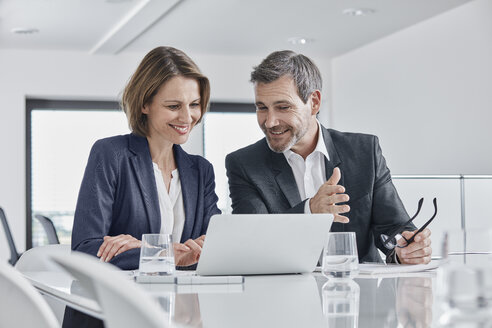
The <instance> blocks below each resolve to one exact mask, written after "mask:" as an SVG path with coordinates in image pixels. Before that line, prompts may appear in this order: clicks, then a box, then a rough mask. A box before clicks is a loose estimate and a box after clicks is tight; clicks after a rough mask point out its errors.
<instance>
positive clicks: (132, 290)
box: [51, 252, 169, 328]
mask: <svg viewBox="0 0 492 328" xmlns="http://www.w3.org/2000/svg"><path fill="white" fill-rule="evenodd" d="M51 258H52V259H53V261H54V262H56V263H57V264H59V265H60V266H61V267H62V268H64V269H65V270H66V271H67V272H69V273H70V274H71V275H72V276H74V278H76V279H77V280H79V282H80V283H81V285H83V286H84V287H85V285H87V284H91V285H92V288H93V289H94V290H95V292H96V295H97V301H98V302H99V304H100V306H101V308H102V310H103V314H104V324H105V327H108V328H116V327H120V328H126V327H128V328H134V327H149V328H157V327H159V328H162V327H166V325H165V322H167V321H168V320H169V315H168V314H167V313H166V312H164V311H163V310H162V308H160V307H159V306H158V304H157V302H156V301H155V300H154V299H153V298H152V296H150V295H149V294H147V293H145V292H144V291H143V290H141V289H140V288H139V287H137V286H136V285H135V283H133V282H132V281H130V280H128V278H126V277H125V276H124V275H123V273H122V272H120V271H119V270H114V268H115V267H114V266H113V265H111V264H107V263H102V262H100V261H98V260H97V259H96V258H95V257H92V256H90V255H87V254H83V253H79V252H72V253H71V254H70V255H61V254H57V255H52V256H51Z"/></svg>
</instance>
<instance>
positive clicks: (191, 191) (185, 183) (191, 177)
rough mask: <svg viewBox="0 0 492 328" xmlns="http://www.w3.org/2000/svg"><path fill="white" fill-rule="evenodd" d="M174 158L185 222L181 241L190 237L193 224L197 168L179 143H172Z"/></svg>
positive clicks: (197, 180)
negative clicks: (179, 182)
mask: <svg viewBox="0 0 492 328" xmlns="http://www.w3.org/2000/svg"><path fill="white" fill-rule="evenodd" d="M173 148H174V158H175V159H176V165H177V166H178V172H179V179H180V181H181V192H182V194H183V205H184V208H185V223H184V227H183V233H182V234H181V242H185V241H186V240H188V239H190V238H191V236H192V233H193V227H194V224H195V216H196V206H197V201H198V183H199V175H198V169H197V168H196V166H195V165H194V164H193V162H192V161H191V160H190V158H189V155H188V154H187V153H186V152H185V151H184V150H183V149H182V148H181V146H179V145H174V147H173Z"/></svg>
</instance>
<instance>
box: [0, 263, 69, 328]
mask: <svg viewBox="0 0 492 328" xmlns="http://www.w3.org/2000/svg"><path fill="white" fill-rule="evenodd" d="M0 291H1V293H2V296H1V297H0V327H39V328H55V327H56V328H60V324H59V323H58V321H57V320H56V317H55V315H54V314H53V312H51V310H50V308H49V306H48V304H46V302H45V301H44V299H43V298H42V297H41V294H39V292H38V291H37V290H36V289H35V288H34V287H33V286H31V284H30V283H29V281H27V280H26V279H25V278H24V277H22V275H21V274H20V273H19V272H18V271H17V270H15V269H14V268H13V267H11V266H10V265H8V264H4V263H2V262H0Z"/></svg>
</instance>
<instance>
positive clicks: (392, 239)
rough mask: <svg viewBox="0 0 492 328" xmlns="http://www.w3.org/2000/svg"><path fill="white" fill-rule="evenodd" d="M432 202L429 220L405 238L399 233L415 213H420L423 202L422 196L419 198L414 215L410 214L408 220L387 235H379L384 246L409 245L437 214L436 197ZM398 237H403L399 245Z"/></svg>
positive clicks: (403, 246)
mask: <svg viewBox="0 0 492 328" xmlns="http://www.w3.org/2000/svg"><path fill="white" fill-rule="evenodd" d="M432 202H433V203H434V215H432V217H431V218H430V219H429V220H427V222H426V223H425V224H424V225H423V226H422V227H421V228H420V229H419V230H417V232H415V233H414V234H413V236H412V237H410V238H408V239H407V238H405V237H403V236H402V235H401V233H402V232H403V231H404V229H405V226H406V225H407V224H409V223H410V222H412V221H413V220H414V219H415V218H416V217H417V215H418V214H419V213H420V209H421V208H422V204H423V203H424V199H423V198H420V200H419V205H418V208H417V213H415V215H414V216H412V217H411V218H410V220H408V221H407V222H405V223H403V224H402V225H400V226H398V227H397V228H395V229H394V230H393V231H392V232H391V233H390V234H389V235H386V234H381V236H380V237H381V241H382V242H383V245H384V247H386V248H387V249H394V248H395V247H398V248H405V247H407V246H408V245H410V244H411V243H413V241H414V240H415V237H416V236H417V235H418V234H419V233H421V232H422V231H423V230H424V229H425V228H427V226H428V225H429V224H430V223H431V222H432V220H434V218H435V217H436V215H437V199H436V198H434V200H433V201H432ZM400 239H403V240H404V243H402V244H401V245H398V240H400Z"/></svg>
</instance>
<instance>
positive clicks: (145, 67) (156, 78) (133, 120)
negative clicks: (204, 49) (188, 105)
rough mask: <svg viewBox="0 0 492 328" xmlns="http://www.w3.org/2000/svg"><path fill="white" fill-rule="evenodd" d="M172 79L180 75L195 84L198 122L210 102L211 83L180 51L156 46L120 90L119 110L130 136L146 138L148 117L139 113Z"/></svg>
mask: <svg viewBox="0 0 492 328" xmlns="http://www.w3.org/2000/svg"><path fill="white" fill-rule="evenodd" d="M174 76H183V77H187V78H191V79H195V80H196V81H197V82H198V84H199V86H200V105H201V109H202V115H201V117H200V119H199V120H198V122H200V121H201V119H202V117H203V114H205V112H206V111H207V108H208V104H209V100H210V83H209V81H208V79H207V77H205V76H204V75H203V74H202V73H201V72H200V69H199V68H198V66H197V65H196V64H195V63H194V62H193V61H192V60H191V58H190V57H188V56H187V55H186V54H185V53H184V52H182V51H181V50H178V49H175V48H172V47H157V48H155V49H153V50H152V51H150V52H149V53H148V54H147V55H146V56H145V57H144V59H142V62H141V63H140V65H139V66H138V68H137V70H136V71H135V73H134V74H133V75H132V77H131V78H130V81H129V82H128V84H127V85H126V87H125V90H124V91H123V96H122V99H121V107H122V109H123V111H124V112H125V114H126V117H127V119H128V125H129V127H130V129H131V130H132V132H133V133H135V134H138V135H141V136H147V133H148V126H147V115H146V114H144V113H142V108H143V107H144V106H145V105H148V104H150V103H151V102H152V99H153V97H154V96H155V95H156V94H157V92H158V91H159V88H160V87H161V86H162V85H163V84H164V83H166V82H167V81H168V80H169V79H171V78H172V77H174ZM198 122H197V123H198Z"/></svg>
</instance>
